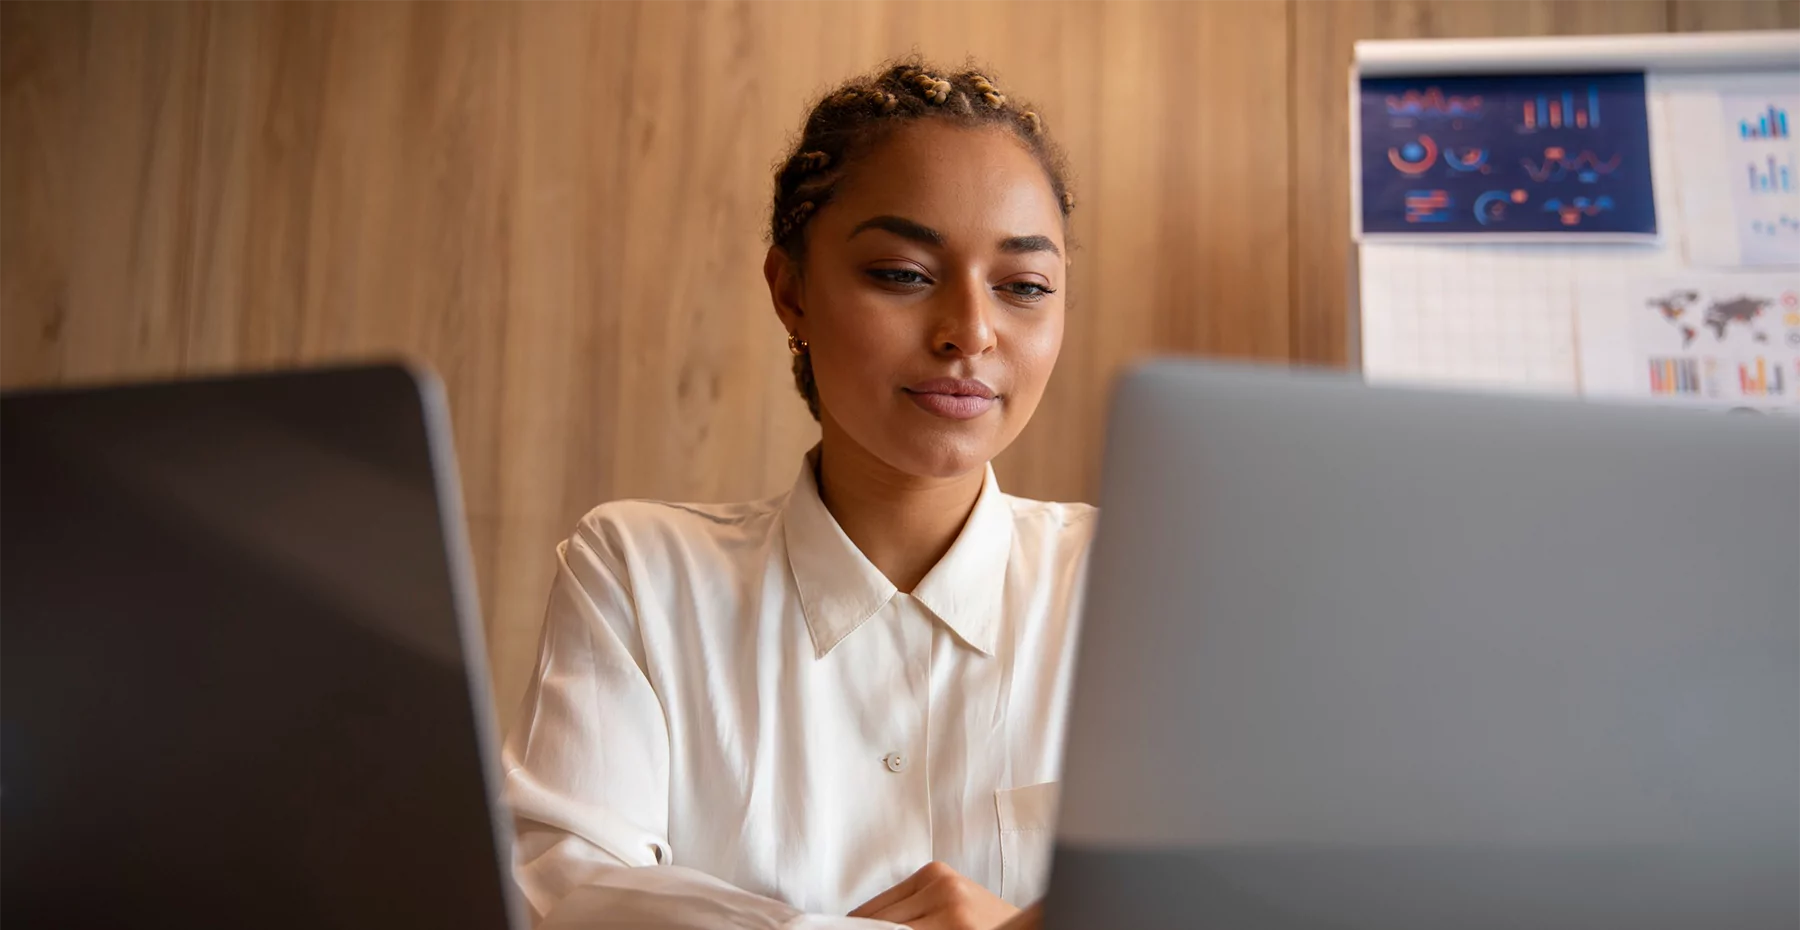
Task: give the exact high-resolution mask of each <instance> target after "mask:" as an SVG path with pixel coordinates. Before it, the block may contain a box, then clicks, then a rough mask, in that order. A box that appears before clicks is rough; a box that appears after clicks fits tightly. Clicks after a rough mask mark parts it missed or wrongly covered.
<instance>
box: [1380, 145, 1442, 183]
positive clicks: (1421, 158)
mask: <svg viewBox="0 0 1800 930" xmlns="http://www.w3.org/2000/svg"><path fill="white" fill-rule="evenodd" d="M1437 157H1438V146H1437V143H1436V142H1433V141H1431V137H1430V136H1427V135H1421V136H1419V138H1418V139H1417V140H1416V141H1413V142H1408V143H1406V144H1405V145H1401V146H1398V147H1395V148H1390V149H1388V161H1389V162H1390V163H1392V164H1393V166H1394V167H1395V168H1397V169H1399V171H1400V173H1401V174H1405V175H1408V176H1410V177H1415V178H1416V177H1418V176H1419V175H1422V174H1424V173H1425V172H1427V171H1430V170H1431V166H1432V165H1435V164H1437Z"/></svg>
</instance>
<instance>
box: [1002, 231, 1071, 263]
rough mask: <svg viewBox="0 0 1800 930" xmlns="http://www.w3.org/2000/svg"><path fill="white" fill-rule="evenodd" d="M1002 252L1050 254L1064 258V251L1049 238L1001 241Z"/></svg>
mask: <svg viewBox="0 0 1800 930" xmlns="http://www.w3.org/2000/svg"><path fill="white" fill-rule="evenodd" d="M1000 251H1002V252H1007V253H1011V254H1018V253H1020V252H1049V253H1050V254H1052V255H1054V256H1056V257H1057V258H1061V257H1062V249H1059V248H1057V247H1056V243H1055V242H1052V241H1050V237H1049V236H1012V237H1009V238H1006V239H1002V240H1000Z"/></svg>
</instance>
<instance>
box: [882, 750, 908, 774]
mask: <svg viewBox="0 0 1800 930" xmlns="http://www.w3.org/2000/svg"><path fill="white" fill-rule="evenodd" d="M881 764H882V765H885V766H887V770H888V771H890V772H898V771H901V770H903V769H905V768H906V757H905V756H903V755H901V754H899V753H897V752H890V753H888V754H887V755H885V756H882V757H881Z"/></svg>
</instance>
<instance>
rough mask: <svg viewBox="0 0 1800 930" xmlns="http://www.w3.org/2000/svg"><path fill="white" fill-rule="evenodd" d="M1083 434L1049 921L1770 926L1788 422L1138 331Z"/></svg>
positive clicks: (1799, 880) (1788, 844) (1781, 910)
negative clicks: (1319, 362)
mask: <svg viewBox="0 0 1800 930" xmlns="http://www.w3.org/2000/svg"><path fill="white" fill-rule="evenodd" d="M1106 456H1107V458H1106V466H1105V474H1104V487H1103V493H1102V497H1101V500H1102V511H1101V523H1100V528H1099V535H1098V538H1097V540H1096V549H1095V552H1094V556H1093V563H1092V576H1091V580H1090V588H1089V596H1088V599H1087V603H1086V609H1085V613H1084V620H1083V623H1084V635H1083V641H1082V647H1081V649H1082V651H1081V658H1080V662H1079V666H1078V672H1077V677H1076V683H1075V686H1074V698H1073V700H1074V704H1073V707H1072V709H1071V718H1070V731H1069V735H1068V743H1067V747H1068V749H1067V757H1066V763H1065V768H1064V773H1065V781H1064V787H1063V792H1062V811H1061V819H1060V822H1059V828H1058V834H1057V848H1056V853H1055V862H1054V867H1053V874H1052V877H1051V890H1050V895H1049V901H1048V907H1047V912H1048V915H1049V919H1048V923H1047V926H1048V927H1050V928H1052V930H1073V928H1083V927H1096V926H1118V927H1134V928H1143V930H1155V928H1174V927H1210V926H1217V927H1231V928H1234V930H1272V928H1302V927H1306V928H1312V927H1330V928H1338V930H1352V928H1358V930H1360V928H1370V930H1373V928H1381V930H1409V928H1443V927H1457V928H1459V930H1471V928H1496V930H1498V928H1518V927H1532V928H1539V930H1542V928H1590V930H1591V928H1633V930H1650V928H1677V927H1680V928H1691V927H1731V928H1739V930H1751V928H1769V930H1774V928H1792V927H1794V926H1796V925H1800V423H1797V422H1796V421H1795V420H1793V419H1791V418H1784V417H1766V416H1760V415H1733V414H1715V413H1699V412H1692V411H1670V410H1658V409H1640V408H1631V407H1616V406H1602V405H1593V404H1584V403H1580V402H1575V401H1564V400H1546V399H1534V398H1521V397H1497V396H1479V395H1472V394H1450V393H1431V392H1425V391H1416V390H1404V389H1392V388H1372V387H1366V386H1363V385H1361V384H1358V383H1356V382H1354V381H1352V380H1351V379H1349V378H1345V377H1338V376H1327V375H1321V374H1288V373H1286V372H1276V371H1266V370H1251V369H1246V368H1238V367H1230V366H1219V365H1205V364H1196V363H1174V362H1165V363H1159V364H1154V365H1150V366H1148V367H1145V368H1143V369H1141V370H1139V371H1137V372H1135V373H1134V374H1132V375H1130V376H1129V377H1127V378H1126V379H1125V380H1124V381H1123V382H1122V383H1121V385H1120V387H1119V389H1118V391H1117V393H1116V396H1115V399H1114V403H1113V408H1112V419H1111V421H1110V427H1109V436H1108V445H1107V450H1106Z"/></svg>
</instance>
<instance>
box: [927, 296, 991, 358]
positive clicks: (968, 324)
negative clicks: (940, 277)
mask: <svg viewBox="0 0 1800 930" xmlns="http://www.w3.org/2000/svg"><path fill="white" fill-rule="evenodd" d="M940 293H942V294H943V295H944V296H943V300H942V301H940V302H939V305H938V307H937V308H936V309H937V320H936V327H935V330H934V332H933V334H932V340H931V341H932V351H933V352H936V353H937V354H939V355H947V356H950V357H953V358H975V357H977V356H980V355H983V354H986V353H987V352H989V351H990V350H992V349H993V348H994V320H993V302H992V300H991V299H990V295H989V294H988V289H987V285H986V284H985V283H984V282H977V281H969V282H965V283H963V284H962V285H960V286H958V287H955V288H948V289H946V290H944V291H942V292H940Z"/></svg>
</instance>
